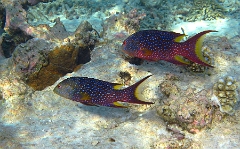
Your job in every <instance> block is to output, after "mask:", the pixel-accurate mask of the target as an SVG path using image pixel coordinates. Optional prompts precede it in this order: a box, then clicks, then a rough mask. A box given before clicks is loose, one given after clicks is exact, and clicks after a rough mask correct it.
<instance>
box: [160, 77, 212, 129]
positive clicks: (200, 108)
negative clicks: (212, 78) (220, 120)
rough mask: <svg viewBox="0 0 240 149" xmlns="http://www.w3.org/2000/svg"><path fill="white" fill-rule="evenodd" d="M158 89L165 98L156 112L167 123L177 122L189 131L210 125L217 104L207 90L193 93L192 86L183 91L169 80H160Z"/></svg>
mask: <svg viewBox="0 0 240 149" xmlns="http://www.w3.org/2000/svg"><path fill="white" fill-rule="evenodd" d="M160 90H161V92H162V94H163V95H164V96H165V99H164V100H163V101H162V103H161V105H160V106H159V107H158V108H157V112H158V114H159V115H160V116H161V117H162V118H163V119H164V121H166V122H167V123H168V124H178V125H179V126H180V127H182V128H183V129H185V130H187V131H189V132H190V133H197V132H199V131H200V130H201V129H202V128H205V127H210V126H211V123H212V121H213V118H214V114H215V112H216V111H217V106H216V105H215V103H214V102H211V101H210V100H209V99H210V93H209V92H207V91H205V90H202V91H200V92H197V93H195V89H194V88H188V89H187V90H185V91H184V90H181V89H180V88H179V87H178V86H177V85H175V83H174V82H173V81H170V80H166V81H164V82H162V83H161V84H160Z"/></svg>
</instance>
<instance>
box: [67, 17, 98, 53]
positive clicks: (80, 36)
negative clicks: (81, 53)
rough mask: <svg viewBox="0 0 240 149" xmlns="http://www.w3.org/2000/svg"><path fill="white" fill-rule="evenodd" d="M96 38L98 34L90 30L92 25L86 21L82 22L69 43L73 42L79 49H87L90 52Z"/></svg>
mask: <svg viewBox="0 0 240 149" xmlns="http://www.w3.org/2000/svg"><path fill="white" fill-rule="evenodd" d="M70 38H71V37H70ZM98 38H99V34H98V32H97V31H96V30H95V29H93V28H92V25H91V24H90V23H89V22H88V21H83V22H82V23H81V24H80V25H79V26H78V28H77V29H76V31H75V33H74V38H73V40H71V42H74V43H75V44H77V45H79V46H80V47H89V48H90V50H92V49H93V48H94V46H95V44H96V42H97V41H98Z"/></svg>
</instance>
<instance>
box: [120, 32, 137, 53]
mask: <svg viewBox="0 0 240 149" xmlns="http://www.w3.org/2000/svg"><path fill="white" fill-rule="evenodd" d="M138 50H139V41H138V40H134V37H133V36H130V37H128V38H127V39H125V40H124V41H123V44H122V51H123V52H124V53H126V54H128V55H129V56H131V57H135V56H136V54H137V51H138Z"/></svg>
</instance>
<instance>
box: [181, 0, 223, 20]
mask: <svg viewBox="0 0 240 149" xmlns="http://www.w3.org/2000/svg"><path fill="white" fill-rule="evenodd" d="M192 5H193V6H192V7H191V9H190V10H189V12H188V13H187V17H186V21H197V20H215V19H217V18H225V10H224V8H223V7H221V6H220V5H219V4H218V3H217V2H216V1H214V0H194V1H193V4H192Z"/></svg>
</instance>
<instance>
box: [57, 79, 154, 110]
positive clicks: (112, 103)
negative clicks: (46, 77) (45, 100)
mask: <svg viewBox="0 0 240 149" xmlns="http://www.w3.org/2000/svg"><path fill="white" fill-rule="evenodd" d="M150 76H151V75H149V76H147V77H145V78H143V79H141V80H140V81H138V82H137V83H135V84H133V85H132V86H129V87H127V88H124V89H121V88H122V87H123V84H118V83H111V82H107V81H102V80H98V79H94V78H88V77H70V78H67V79H65V80H63V81H62V82H60V83H59V84H58V85H57V86H56V87H55V88H54V90H53V92H54V93H56V94H58V95H60V96H62V97H64V98H67V99H70V100H73V101H76V102H80V103H82V104H84V105H88V106H107V107H116V108H127V107H128V106H126V105H124V104H123V103H134V104H153V102H146V101H142V100H141V99H142V95H141V84H142V83H143V82H144V81H145V80H146V79H148V78H149V77H150Z"/></svg>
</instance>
